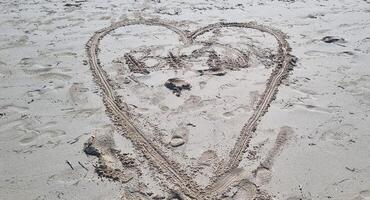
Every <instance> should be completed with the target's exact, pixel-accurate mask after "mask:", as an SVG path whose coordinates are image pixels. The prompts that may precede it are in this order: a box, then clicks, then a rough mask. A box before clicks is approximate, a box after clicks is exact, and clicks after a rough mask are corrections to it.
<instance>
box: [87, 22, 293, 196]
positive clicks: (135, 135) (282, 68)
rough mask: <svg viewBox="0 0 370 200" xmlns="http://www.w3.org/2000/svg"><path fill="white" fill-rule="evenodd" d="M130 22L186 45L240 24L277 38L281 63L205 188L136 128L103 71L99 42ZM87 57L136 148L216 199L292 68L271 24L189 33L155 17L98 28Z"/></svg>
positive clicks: (188, 186) (190, 192)
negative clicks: (166, 33) (157, 28)
mask: <svg viewBox="0 0 370 200" xmlns="http://www.w3.org/2000/svg"><path fill="white" fill-rule="evenodd" d="M129 25H149V26H162V27H166V28H168V29H170V30H172V31H174V32H175V33H177V34H178V35H179V36H180V38H181V41H183V43H184V44H191V43H192V42H193V41H194V40H195V39H196V37H198V36H199V35H202V34H204V33H206V32H208V31H211V30H213V29H216V28H227V27H239V28H250V29H256V30H259V31H261V32H265V33H269V34H271V35H272V36H274V37H275V38H276V40H277V41H278V45H279V49H278V57H279V59H278V63H277V67H276V69H275V70H274V71H273V72H272V74H271V76H270V78H269V81H268V83H267V84H266V89H265V91H264V93H263V95H262V97H261V99H260V101H259V103H258V105H257V107H256V109H255V111H254V113H253V115H252V116H251V117H250V118H249V120H248V121H247V123H246V124H245V125H244V127H243V129H242V131H241V133H240V136H239V138H238V140H237V141H236V143H235V146H234V147H233V149H232V151H231V152H230V160H229V161H228V162H226V163H225V164H223V165H221V166H220V167H219V169H218V170H217V174H216V177H214V178H213V180H214V182H213V184H211V185H209V186H208V187H206V188H204V189H202V188H200V186H198V185H197V183H195V181H193V180H192V179H191V178H190V177H189V176H188V175H187V174H185V173H184V172H183V170H181V168H180V164H178V163H176V162H174V161H172V160H171V159H170V158H168V157H167V156H166V155H165V154H164V152H162V151H161V150H160V149H159V148H157V146H156V145H155V144H154V143H152V142H151V141H150V140H148V139H147V138H146V137H145V135H144V134H143V133H142V132H141V131H140V130H139V129H138V128H136V127H135V125H134V124H133V123H132V119H131V118H130V117H129V115H128V110H127V109H126V108H124V107H123V106H122V102H121V101H120V99H119V98H118V95H117V94H116V92H115V91H114V89H113V86H112V84H111V83H110V81H109V78H108V75H107V73H106V72H105V71H104V70H103V68H102V66H101V65H100V62H99V59H98V50H99V48H98V46H99V41H100V40H101V39H102V38H103V37H104V36H105V35H107V34H108V33H109V32H111V31H113V30H115V29H117V28H120V27H124V26H129ZM86 49H87V56H88V59H89V64H90V67H91V70H92V73H93V75H94V77H95V81H96V82H97V84H98V85H99V86H100V87H101V90H102V96H103V101H104V104H105V106H106V108H107V111H108V113H109V116H110V117H111V119H112V121H113V122H114V123H115V124H116V125H118V126H119V127H122V128H123V130H124V133H123V135H124V136H125V137H127V138H128V139H130V140H131V141H132V143H133V144H134V145H135V147H136V148H137V149H138V150H139V151H141V152H142V153H143V155H144V156H145V157H146V158H147V159H148V160H149V163H150V164H151V165H153V166H155V167H156V169H158V171H159V172H160V173H162V174H163V175H164V176H165V177H166V178H168V180H169V181H170V182H171V183H172V184H174V185H175V186H176V187H178V188H179V190H180V191H181V192H182V193H184V194H185V195H187V196H189V197H190V198H194V199H214V198H217V196H218V195H220V194H222V193H223V192H225V191H226V190H228V189H229V187H230V184H232V183H233V182H234V181H232V180H233V178H232V174H234V173H232V170H235V169H236V168H237V167H238V165H239V163H240V161H241V159H242V156H243V153H244V151H245V149H246V148H247V147H248V145H249V142H250V140H251V138H252V134H253V132H254V131H255V129H256V127H257V124H258V122H259V120H260V119H261V117H262V116H263V115H264V114H265V113H266V111H267V109H268V107H269V105H270V103H271V102H272V101H273V99H274V97H275V94H276V93H277V90H278V86H279V85H280V83H281V80H282V79H283V78H284V77H285V76H286V75H287V74H288V70H289V68H290V67H291V65H292V64H291V60H292V59H291V56H290V54H289V53H290V48H289V45H288V42H287V41H286V39H285V35H284V34H283V33H281V32H280V31H277V30H275V29H272V28H270V27H267V26H263V25H257V24H256V23H253V22H249V23H216V24H211V25H209V26H206V27H204V28H201V29H198V30H196V31H194V32H192V33H190V34H186V33H185V32H184V31H181V30H180V29H177V28H176V27H174V26H171V25H168V24H166V23H164V22H159V21H154V20H139V21H122V22H118V23H114V24H112V25H111V26H109V27H107V28H104V29H101V30H99V31H97V32H96V33H95V34H94V35H93V36H92V37H91V39H90V40H89V41H88V43H87V45H86ZM226 173H231V174H230V175H231V176H222V175H226ZM224 177H227V179H228V181H227V182H228V183H225V184H226V185H225V184H222V185H219V184H216V183H220V181H221V182H222V179H223V178H224Z"/></svg>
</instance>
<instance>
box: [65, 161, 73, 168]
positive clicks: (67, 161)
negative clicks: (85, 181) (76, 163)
mask: <svg viewBox="0 0 370 200" xmlns="http://www.w3.org/2000/svg"><path fill="white" fill-rule="evenodd" d="M66 163H67V164H68V165H69V166H70V167H71V169H72V170H74V168H73V166H72V164H71V163H70V162H69V161H68V160H66Z"/></svg>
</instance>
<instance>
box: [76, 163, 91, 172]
mask: <svg viewBox="0 0 370 200" xmlns="http://www.w3.org/2000/svg"><path fill="white" fill-rule="evenodd" d="M78 164H80V165H81V167H82V168H84V169H86V171H89V170H88V169H87V168H86V167H85V166H84V165H83V164H82V163H81V162H80V161H78Z"/></svg>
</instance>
